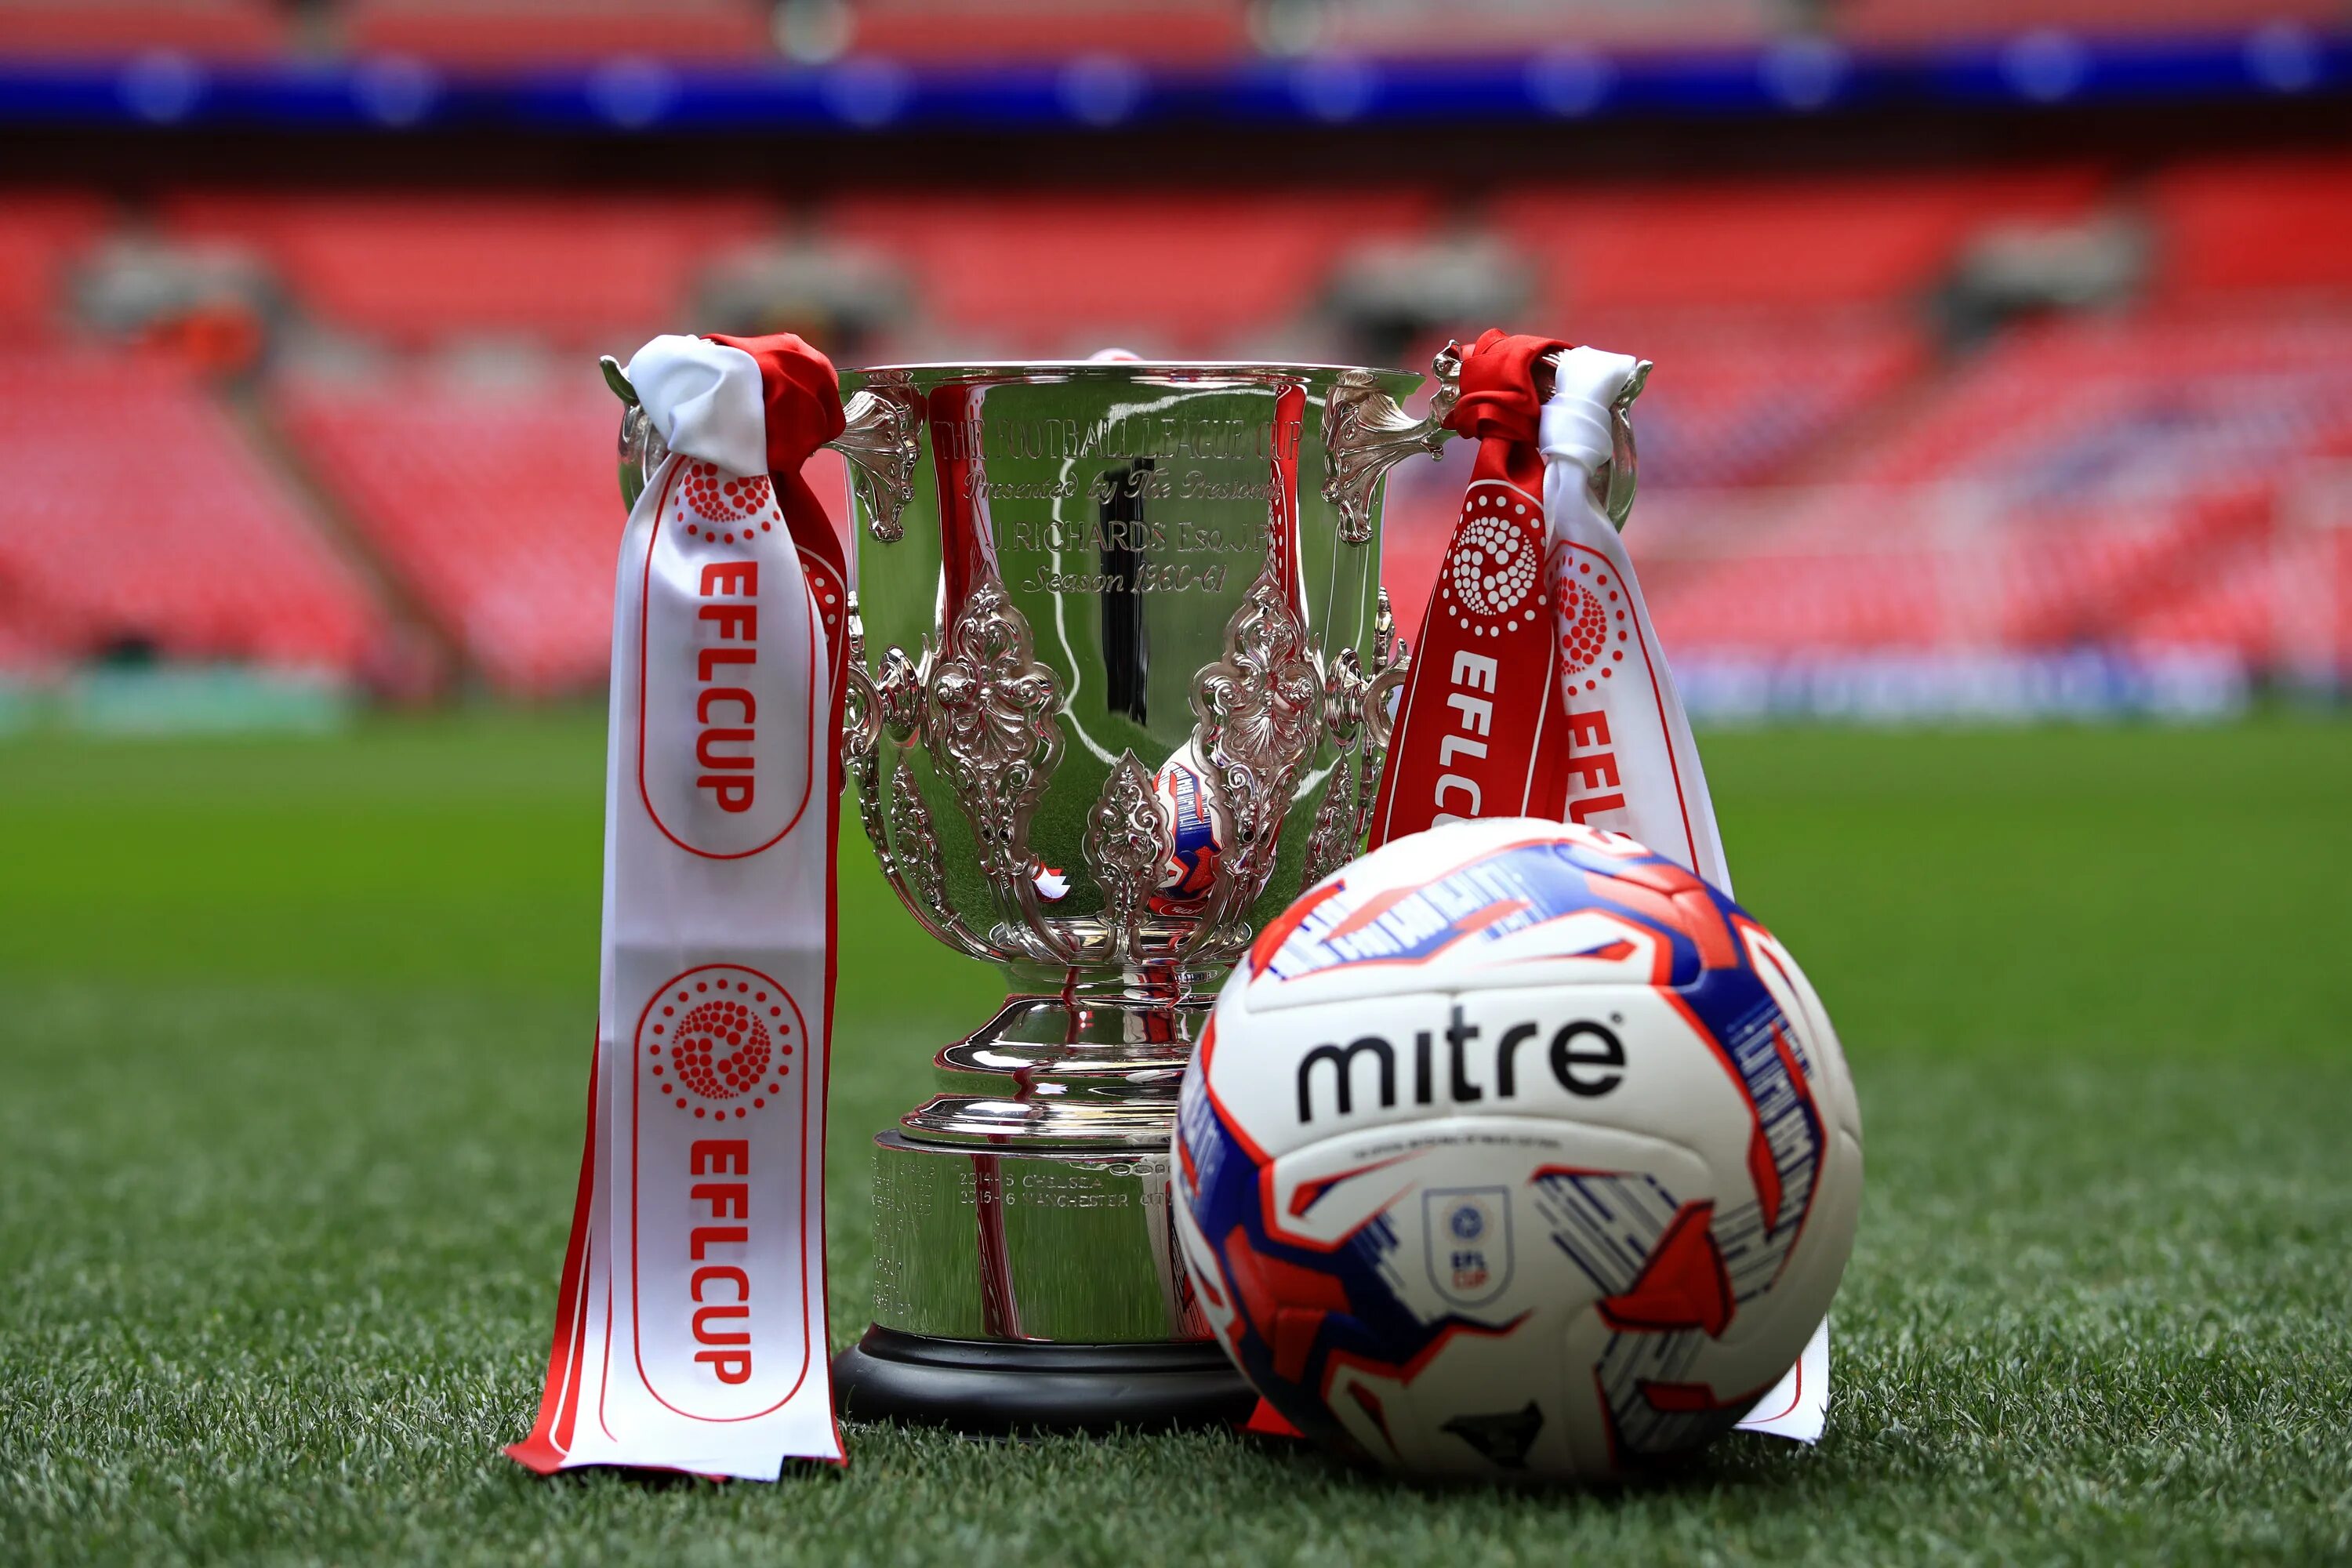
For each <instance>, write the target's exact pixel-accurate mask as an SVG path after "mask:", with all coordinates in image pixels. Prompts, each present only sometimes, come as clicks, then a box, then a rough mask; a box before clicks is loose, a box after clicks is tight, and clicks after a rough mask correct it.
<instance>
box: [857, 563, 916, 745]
mask: <svg viewBox="0 0 2352 1568" xmlns="http://www.w3.org/2000/svg"><path fill="white" fill-rule="evenodd" d="M853 602H855V596H854V595H853ZM873 686H874V697H875V703H874V711H875V717H876V718H877V720H878V721H880V723H881V725H882V728H883V729H884V730H886V731H888V732H889V736H890V738H891V739H892V740H894V741H898V742H904V741H905V740H906V739H907V738H908V736H909V735H912V734H913V733H914V732H915V727H916V726H917V725H918V724H919V723H921V722H922V718H923V677H922V674H921V672H920V671H919V670H917V669H916V668H915V661H914V660H913V659H911V658H908V657H907V650H906V649H905V648H902V647H898V645H897V644H896V643H893V644H892V645H891V646H890V647H887V648H884V649H883V650H882V674H881V676H880V678H879V679H876V680H875V681H874V683H873Z"/></svg>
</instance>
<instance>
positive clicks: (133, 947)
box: [0, 713, 2352, 1568]
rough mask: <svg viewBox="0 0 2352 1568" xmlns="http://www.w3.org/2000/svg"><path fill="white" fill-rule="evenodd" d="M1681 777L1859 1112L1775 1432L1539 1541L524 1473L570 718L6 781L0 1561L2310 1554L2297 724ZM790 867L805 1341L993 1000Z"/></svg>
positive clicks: (1142, 1499)
mask: <svg viewBox="0 0 2352 1568" xmlns="http://www.w3.org/2000/svg"><path fill="white" fill-rule="evenodd" d="M1706 748H1707V756H1708V759H1709V763H1710V768H1711V772H1712V775H1713V780H1714V784H1715V788H1716V794H1717V799H1718V801H1719V802H1720V803H1721V808H1722V811H1723V816H1724V826H1725V836H1726V837H1727V841H1728V844H1729V849H1730V856H1731V860H1732V863H1733V866H1734V868H1736V870H1737V873H1738V880H1739V891H1740V893H1741V895H1742V896H1743V899H1744V900H1745V901H1746V902H1747V903H1748V905H1749V906H1750V907H1751V908H1752V909H1754V910H1756V911H1757V913H1758V914H1759V915H1760V916H1761V917H1762V918H1763V919H1764V920H1765V921H1768V922H1769V923H1770V924H1771V925H1773V926H1774V927H1775V928H1776V929H1777V930H1778V931H1780V933H1781V934H1782V935H1783V936H1784V937H1785V938H1787V939H1788V941H1789V942H1790V944H1791V945H1792V947H1793V948H1794V949H1795V951H1796V952H1797V953H1798V954H1799V955H1800V956H1801V958H1802V959H1803V960H1804V962H1805V963H1806V964H1807V966H1808V967H1809V969H1810V970H1811V973H1812V974H1813V975H1814V977H1815V979H1816V980H1817V981H1818V983H1819V984H1820V987H1821V989H1822V993H1823V994H1824V995H1825V996H1826V998H1827V999H1828V1002H1829V1005H1830V1007H1831V1009H1832V1013H1833V1015H1834V1016H1836V1017H1837V1019H1838V1021H1839V1024H1840V1026H1841V1029H1842V1031H1843V1035H1844V1037H1845V1040H1846V1047H1847V1050H1848V1052H1849V1054H1850V1056H1851V1058H1852V1059H1853V1068H1854V1071H1855V1075H1856V1078H1857V1079H1858V1081H1859V1084H1860V1087H1861V1090H1862V1095H1863V1110H1864V1125H1865V1129H1866V1135H1867V1149H1868V1159H1869V1178H1868V1183H1869V1189H1868V1198H1867V1202H1866V1204H1865V1207H1864V1219H1863V1226H1862V1233H1861V1239H1860V1242H1859V1245H1858V1247H1857V1250H1856V1252H1855V1254H1854V1259H1853V1267H1852V1269H1851V1270H1850V1272H1849V1273H1848V1275H1847V1278H1846V1281H1845V1287H1844V1290H1843V1294H1842V1295H1841V1296H1840V1297H1839V1298H1838V1305H1837V1315H1836V1333H1837V1338H1836V1352H1835V1353H1836V1378H1837V1384H1836V1397H1835V1403H1834V1405H1833V1407H1832V1412H1831V1424H1830V1431H1829V1436H1828V1439H1827V1441H1825V1442H1824V1443H1823V1444H1822V1446H1821V1447H1819V1448H1817V1449H1811V1450H1807V1449H1800V1448H1795V1447H1790V1446H1788V1445H1785V1444H1781V1443H1778V1442H1774V1441H1770V1440H1768V1439H1762V1438H1749V1437H1740V1438H1736V1439H1734V1440H1731V1441H1729V1442H1727V1443H1725V1444H1723V1445H1721V1446H1719V1447H1717V1448H1715V1449H1713V1450H1710V1451H1709V1452H1708V1453H1707V1454H1706V1456H1704V1457H1703V1458H1700V1459H1698V1460H1696V1462H1694V1463H1692V1464H1691V1465H1689V1466H1688V1467H1686V1468H1684V1469H1682V1470H1680V1471H1678V1472H1676V1473H1675V1474H1674V1475H1672V1476H1670V1477H1668V1478H1665V1479H1661V1480H1658V1481H1655V1482H1652V1483H1648V1484H1644V1485H1642V1486H1638V1487H1634V1488H1631V1489H1622V1490H1615V1491H1609V1492H1598V1493H1574V1492H1565V1493H1552V1494H1509V1493H1495V1492H1487V1491H1477V1490H1472V1491H1444V1490H1424V1489H1415V1488H1412V1487H1408V1486H1403V1485H1399V1484H1395V1483H1391V1482H1388V1481H1384V1480H1381V1479H1371V1478H1365V1477H1361V1476H1359V1475H1357V1474H1355V1473H1353V1472H1351V1471H1349V1470H1347V1469H1345V1468H1341V1467H1339V1466H1338V1465H1335V1464H1334V1463H1332V1462H1330V1461H1328V1460H1326V1459H1324V1458H1321V1457H1319V1456H1318V1455H1317V1454H1315V1453H1313V1452H1311V1451H1308V1450H1306V1449H1305V1448H1303V1447H1297V1446H1285V1445H1263V1444H1259V1443H1257V1442H1255V1441H1252V1440H1248V1439H1244V1438H1242V1437H1239V1436H1232V1435H1225V1434H1216V1435H1192V1436H1162V1437H1130V1438H1123V1439H1117V1440H1109V1441H1090V1440H1075V1439H1074V1440H1055V1441H1043V1442H1036V1443H1028V1444H1015V1445H1007V1444H989V1443H974V1442H966V1441H961V1440H959V1439H956V1438H952V1437H948V1436H937V1435H930V1434H920V1433H914V1432H908V1431H899V1430H892V1429H887V1428H853V1429H852V1432H851V1442H852V1446H853V1449H854V1463H853V1464H852V1466H851V1468H849V1469H848V1470H847V1471H846V1472H845V1473H842V1474H835V1473H830V1472H824V1473H805V1474H803V1473H797V1472H796V1473H793V1474H792V1475H790V1476H788V1477H787V1478H786V1479H785V1480H784V1481H783V1483H782V1485H778V1486H772V1487H771V1486H761V1485H730V1486H725V1487H719V1486H713V1485H709V1484H706V1483H701V1482H691V1481H679V1480H667V1481H666V1480H658V1479H655V1480H649V1479H637V1478H631V1477H627V1476H622V1475H614V1474H588V1475H581V1476H572V1477H566V1478H562V1479H556V1480H552V1481H549V1480H541V1479H537V1478H534V1477H531V1476H530V1475H527V1474H525V1473H524V1472H523V1471H521V1470H520V1469H519V1468H515V1467H514V1466H512V1465H511V1464H509V1463H508V1462H507V1461H506V1460H505V1459H503V1458H500V1457H499V1454H498V1448H499V1445H501V1444H503V1443H506V1442H509V1441H510V1440H512V1439H514V1438H516V1437H518V1436H520V1435H521V1434H522V1433H523V1431H524V1430H525V1428H526V1427H527V1426H528V1425H529V1423H530V1415H531V1412H532V1410H533V1408H534V1406H535V1402H536V1398H537V1394H538V1380H539V1376H540V1372H541V1365H542V1358H543V1357H544V1355H545V1352H546V1345H547V1336H548V1331H549V1327H550V1320H551V1312H552V1308H553V1301H554V1290H555V1279H556V1271H557V1263H558V1260H559V1258H560V1257H561V1254H562V1244H563V1236H564V1228H565V1225H566V1222H567V1219H568V1210H569V1205H570V1201H571V1193H572V1181H573V1176H574V1172H575V1162H576V1160H577V1157H578V1149H579V1138H580V1118H581V1109H582V1098H583V1079H584V1073H585V1068H586V1065H587V1050H588V1046H589V1038H590V1031H591V1026H592V1023H593V1016H592V1015H593V980H594V968H595V951H596V906H597V886H598V882H597V878H598V868H597V855H598V847H599V826H598V813H599V810H600V795H601V791H600V776H601V767H600V754H601V722H600V721H598V720H597V719H596V718H594V717H593V716H587V715H570V716H565V715H556V716H552V717H548V716H538V717H529V716H515V715H508V714H499V713H491V714H485V715H478V716H471V717H465V718H458V719H440V720H433V721H403V722H396V723H395V722H387V723H383V724H381V725H377V726H374V727H371V728H368V729H365V730H363V731H361V732H360V733H358V734H357V735H355V736H353V737H351V738H347V739H344V740H340V741H310V742H202V743H196V742H190V743H176V742H173V743H165V742H155V743H144V744H133V743H121V744H100V743H74V742H63V741H58V740H46V741H42V740H19V741H16V742H7V743H5V745H0V1563H42V1562H55V1561H68V1560H77V1561H78V1560H89V1559H100V1560H134V1561H142V1562H155V1561H173V1560H197V1559H207V1560H224V1559H232V1560H240V1561H265V1562H308V1561H319V1562H339V1563H349V1562H362V1561H382V1562H403V1563H405V1562H421V1561H467V1560H474V1561H483V1562H497V1563H506V1562H545V1563H592V1562H596V1563H601V1562H620V1561H630V1560H635V1561H643V1562H648V1563H702V1562H721V1561H725V1562H733V1561H737V1560H744V1561H751V1560H756V1561H761V1562H767V1563H825V1564H854V1563H896V1562H951V1563H957V1564H959V1565H960V1568H982V1565H984V1564H992V1563H1040V1562H1046V1563H1071V1564H1075V1563H1117V1564H1121V1565H1122V1568H1124V1565H1131V1564H1141V1563H1156V1562H1160V1561H1170V1560H1195V1559H1196V1560H1202V1561H1222V1562H1228V1563H1242V1564H1251V1565H1254V1568H1255V1565H1259V1564H1270V1563H1332V1564H1340V1563H1350V1564H1352V1563H1382V1562H1394V1563H1445V1564H1455V1563H1476V1562H1504V1563H1570V1562H1577V1563H1607V1564H1612V1565H1614V1568H1637V1565H1641V1568H1646V1565H1648V1564H1654V1563H1706V1562H1734V1561H1744V1560H1752V1559H1757V1558H1769V1559H1776V1560H1781V1559H1790V1558H1801V1557H1802V1558H1816V1559H1820V1560H1822V1561H1827V1562H1833V1563H1875V1562H1885V1561H1891V1560H1941V1559H1956V1560H1974V1559H1982V1560H1990V1561H2022V1562H2079V1563H2106V1562H2114V1561H2118V1560H2124V1561H2170V1562H2179V1563H2210V1562H2215V1561H2223V1560H2231V1561H2243V1560H2268V1561H2312V1560H2336V1561H2343V1560H2345V1559H2347V1557H2352V1051H2347V1025H2352V955H2347V951H2346V950H2347V945H2352V902H2347V890H2346V889H2347V874H2352V726H2347V725H2345V724H2343V723H2340V722H2326V721H2298V720H2294V719H2288V718H2273V719H2267V720H2262V721H2254V722H2251V723H2248V724H2245V725H2242V726H2239V727H2234V728H2229V729H2221V730H2182V731H2166V730H2153V729H2139V728H2124V729H2114V730H2029V731H2009V732H1993V733H1942V732H1936V733H1916V734H1899V733H1896V734H1889V733H1864V732H1840V731H1766V732H1758V733H1727V734H1718V735H1714V736H1710V737H1708V738H1707V739H1706ZM846 852H847V856H848V858H847V860H846V862H845V864H846V865H847V866H848V867H849V868H850V870H849V871H848V873H847V875H846V876H845V892H844V897H843V928H844V929H843V938H844V942H845V958H844V962H843V980H842V1011H841V1021H840V1026H839V1037H838V1039H837V1042H836V1046H835V1099H834V1110H833V1114H834V1124H833V1150H834V1171H833V1177H834V1182H835V1194H834V1199H833V1202H834V1205H835V1207H834V1211H833V1212H834V1224H833V1232H832V1235H833V1240H834V1251H835V1258H834V1267H835V1274H834V1279H835V1289H834V1296H833V1300H834V1320H833V1327H834V1336H835V1341H836V1342H845V1341H846V1340H848V1339H849V1338H851V1337H853V1336H854V1335H855V1334H856V1331H858V1329H859V1328H860V1327H861V1326H862V1324H863V1322H864V1321H865V1310H864V1309H865V1299H866V1246H867V1237H866V1185H867V1179H868V1176H867V1152H866V1135H867V1134H868V1133H870V1132H871V1131H874V1130H876V1129H877V1128H879V1127H881V1126H884V1125H886V1124H887V1122H888V1121H890V1119H891V1118H893V1117H894V1116H895V1115H897V1113H898V1111H899V1110H903V1109H905V1108H906V1107H907V1106H908V1105H909V1104H911V1103H912V1102H913V1101H914V1100H915V1099H916V1098H917V1095H918V1092H919V1087H920V1082H921V1079H922V1069H923V1066H924V1063H925V1060H926V1058H927V1057H928V1055H929V1051H930V1050H931V1049H932V1048H933V1047H935V1046H936V1044H937V1043H938V1042H939V1041H940V1038H942V1037H944V1035H945V1034H946V1033H947V1032H949V1031H950V1030H952V1029H954V1028H956V1027H957V1026H959V1025H960V1024H961V1025H969V1024H971V1023H972V1022H976V1021H977V1020H978V1019H979V1018H980V1017H981V1016H982V1015H983V1013H984V1010H985V1009H986V1007H987V1005H988V1004H989V1003H990V1001H991V1000H992V995H993V993H992V989H991V985H990V978H991V977H990V976H989V975H988V974H987V973H984V972H982V971H978V970H976V969H975V968H973V967H972V966H970V965H967V964H964V963H961V962H960V961H958V960H955V959H952V958H950V956H949V955H948V954H947V953H946V952H945V951H944V950H942V949H939V948H936V947H934V946H933V945H931V944H930V943H929V942H926V941H925V940H923V939H922V938H921V937H920V936H919V935H918V933H917V932H916V931H915V930H914V929H913V927H912V926H911V925H910V924H908V922H907V921H905V920H904V919H903V918H902V917H901V916H900V915H899V913H898V910H897V909H896V907H895V906H894V905H893V904H891V903H890V902H889V901H888V898H887V893H885V891H884V890H883V889H882V888H881V886H880V884H879V881H878V879H877V877H876V875H875V874H874V872H873V871H872V869H871V868H870V866H869V865H868V864H867V860H866V849H865V847H864V845H863V842H862V840H861V838H860V837H858V835H857V834H856V830H855V828H854V827H853V828H852V829H851V830H850V834H849V838H848V843H847V845H846Z"/></svg>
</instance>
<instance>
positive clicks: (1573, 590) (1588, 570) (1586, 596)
mask: <svg viewBox="0 0 2352 1568" xmlns="http://www.w3.org/2000/svg"><path fill="white" fill-rule="evenodd" d="M1624 589H1625V585H1624V584H1622V583H1620V582H1619V581H1618V580H1617V574H1615V573H1614V572H1612V571H1611V570H1610V569H1609V566H1608V563H1606V562H1603V563H1601V564H1600V565H1598V566H1596V565H1594V564H1593V563H1591V561H1586V560H1580V559H1578V552H1575V551H1573V550H1565V549H1564V550H1562V551H1561V552H1559V560H1558V562H1557V563H1556V564H1555V565H1554V567H1553V569H1552V574H1551V594H1552V600H1553V602H1554V603H1556V604H1557V605H1559V615H1558V616H1556V617H1555V619H1554V620H1553V623H1552V624H1553V626H1555V627H1556V628H1557V629H1558V631H1559V675H1560V679H1561V680H1562V681H1564V682H1565V683H1566V684H1567V686H1569V687H1570V688H1573V687H1576V686H1579V685H1581V686H1582V687H1583V689H1585V690H1587V691H1597V690H1599V689H1601V682H1602V681H1604V680H1613V679H1616V674H1617V669H1618V667H1619V666H1621V665H1622V664H1623V663H1624V662H1625V649H1626V648H1627V647H1629V646H1631V644H1632V640H1633V622H1632V621H1631V619H1630V618H1629V617H1628V616H1626V613H1625V609H1626V599H1625V592H1624Z"/></svg>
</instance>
